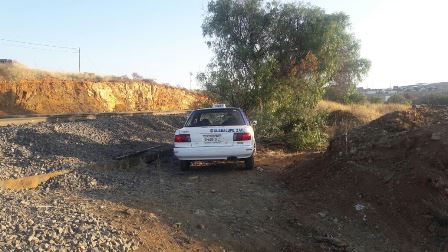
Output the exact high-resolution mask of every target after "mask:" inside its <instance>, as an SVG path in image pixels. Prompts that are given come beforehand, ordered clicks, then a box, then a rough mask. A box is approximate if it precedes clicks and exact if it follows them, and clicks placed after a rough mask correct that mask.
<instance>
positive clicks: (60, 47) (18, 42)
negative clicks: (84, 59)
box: [0, 38, 81, 73]
mask: <svg viewBox="0 0 448 252" xmlns="http://www.w3.org/2000/svg"><path fill="white" fill-rule="evenodd" d="M0 41H4V42H9V43H16V44H21V45H27V46H28V47H25V46H22V47H25V48H29V49H37V50H45V49H42V48H33V47H30V46H40V47H49V48H56V49H59V50H70V52H73V53H78V71H79V72H80V73H81V48H79V47H78V48H75V47H67V46H57V45H52V44H42V43H34V42H25V41H19V40H13V39H5V38H0ZM47 50H48V49H47Z"/></svg>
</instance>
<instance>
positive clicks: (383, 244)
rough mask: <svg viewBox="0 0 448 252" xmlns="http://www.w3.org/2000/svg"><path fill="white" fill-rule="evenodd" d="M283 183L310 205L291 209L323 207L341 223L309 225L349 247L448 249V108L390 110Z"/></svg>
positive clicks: (339, 139)
mask: <svg viewBox="0 0 448 252" xmlns="http://www.w3.org/2000/svg"><path fill="white" fill-rule="evenodd" d="M287 181H288V182H289V184H290V187H291V188H293V189H294V190H296V192H297V193H296V196H297V198H298V199H300V200H304V201H305V200H307V201H311V202H314V204H312V205H310V206H309V208H303V209H308V210H300V209H298V210H297V211H301V212H302V213H305V214H306V211H316V212H318V211H322V209H325V214H324V215H325V216H327V215H332V216H334V217H335V218H337V219H338V220H339V222H342V223H343V225H342V226H341V227H340V228H339V230H338V229H336V230H338V231H337V232H336V231H335V229H334V228H335V225H334V224H328V223H327V224H325V223H326V222H325V219H326V218H327V217H325V218H324V217H322V218H321V219H319V220H317V221H316V223H313V224H314V225H315V226H321V227H322V228H323V229H325V230H327V231H328V232H331V233H332V235H334V236H336V237H337V238H338V239H341V240H344V241H345V242H346V243H347V244H348V246H349V247H352V248H356V249H360V248H364V249H367V250H389V251H390V250H393V249H399V250H404V251H414V250H419V251H422V250H429V251H448V236H447V235H448V107H419V108H415V109H413V110H411V111H403V112H394V113H391V114H387V115H385V116H383V117H381V118H379V119H377V120H375V121H372V122H371V123H369V124H367V125H365V126H362V127H359V128H356V129H353V130H351V131H349V132H348V134H344V135H339V136H337V137H335V138H334V139H333V140H332V141H331V143H330V146H329V147H328V150H327V151H326V153H324V154H323V155H322V156H321V157H320V158H318V159H316V160H313V161H311V162H309V163H306V164H302V165H298V166H297V167H295V168H292V169H291V170H290V171H288V173H287ZM310 197H311V198H312V199H311V200H310ZM316 199H318V200H316ZM327 211H328V212H329V213H328V214H327Z"/></svg>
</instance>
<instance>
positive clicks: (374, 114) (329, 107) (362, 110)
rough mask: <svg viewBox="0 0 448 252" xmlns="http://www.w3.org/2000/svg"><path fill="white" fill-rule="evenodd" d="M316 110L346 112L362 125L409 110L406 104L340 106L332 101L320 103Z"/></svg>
mask: <svg viewBox="0 0 448 252" xmlns="http://www.w3.org/2000/svg"><path fill="white" fill-rule="evenodd" d="M317 108H318V110H325V111H328V112H332V111H336V110H342V111H347V112H350V113H351V114H353V115H354V116H356V118H358V119H359V120H360V121H361V122H362V123H368V122H370V121H372V120H375V119H377V118H378V117H381V116H382V115H384V114H387V113H390V112H394V111H403V110H407V109H409V108H410V105H407V104H394V103H391V104H383V103H366V104H341V103H337V102H332V101H325V100H324V101H321V102H319V104H318V106H317Z"/></svg>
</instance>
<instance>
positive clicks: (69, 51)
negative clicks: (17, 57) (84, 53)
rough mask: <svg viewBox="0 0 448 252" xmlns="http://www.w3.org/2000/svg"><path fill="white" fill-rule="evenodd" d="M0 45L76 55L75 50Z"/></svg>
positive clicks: (3, 43)
mask: <svg viewBox="0 0 448 252" xmlns="http://www.w3.org/2000/svg"><path fill="white" fill-rule="evenodd" d="M0 45H2V46H7V47H15V48H24V49H32V50H39V51H45V52H62V53H78V50H76V51H75V50H67V49H51V48H44V47H33V46H27V45H21V44H9V43H5V42H1V41H0Z"/></svg>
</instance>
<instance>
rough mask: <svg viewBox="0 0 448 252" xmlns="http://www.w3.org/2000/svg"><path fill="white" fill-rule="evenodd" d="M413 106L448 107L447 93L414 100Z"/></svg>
mask: <svg viewBox="0 0 448 252" xmlns="http://www.w3.org/2000/svg"><path fill="white" fill-rule="evenodd" d="M414 103H415V104H429V105H448V93H439V94H429V95H425V96H420V97H418V98H416V100H414Z"/></svg>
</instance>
